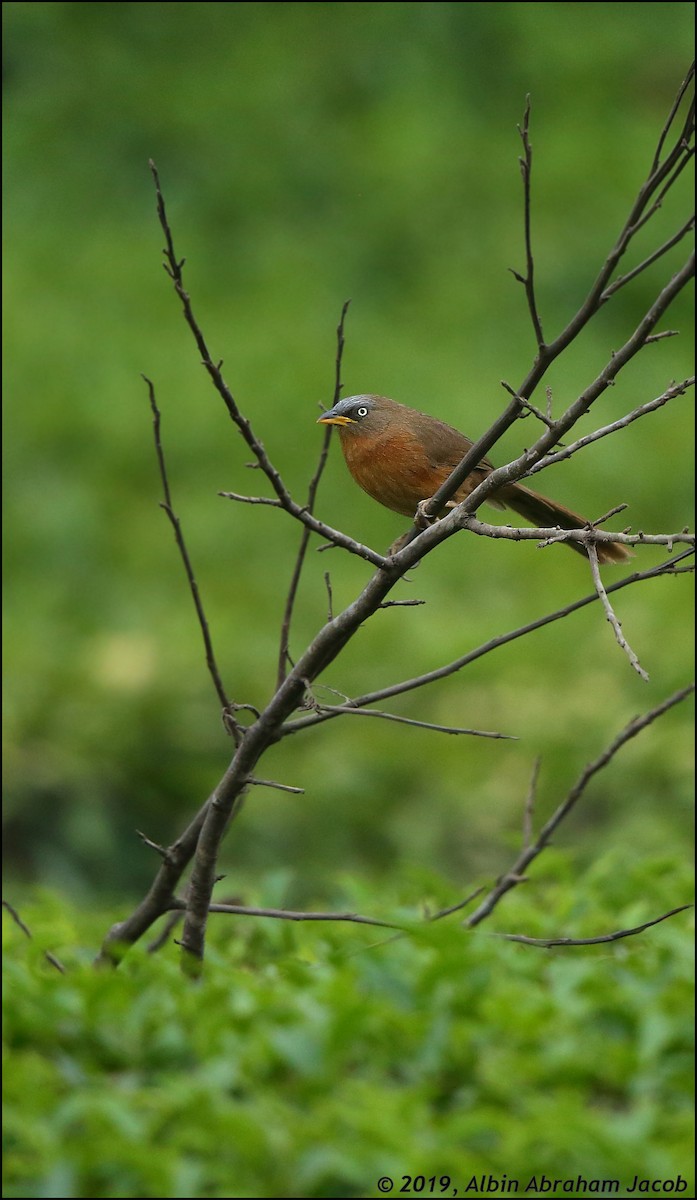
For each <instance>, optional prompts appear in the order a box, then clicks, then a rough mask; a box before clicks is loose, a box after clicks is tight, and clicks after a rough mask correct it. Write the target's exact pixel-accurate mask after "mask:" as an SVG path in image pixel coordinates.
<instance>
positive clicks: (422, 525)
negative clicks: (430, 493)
mask: <svg viewBox="0 0 697 1200" xmlns="http://www.w3.org/2000/svg"><path fill="white" fill-rule="evenodd" d="M431 499H432V497H429V498H428V500H419V503H418V504H417V506H416V512H415V513H414V524H415V525H416V526H417V527H418V528H419V529H428V527H429V525H432V524H433V522H434V521H435V519H436V518H435V517H432V516H431V514H430V513H429V511H428V506H429V504H430V503H431Z"/></svg>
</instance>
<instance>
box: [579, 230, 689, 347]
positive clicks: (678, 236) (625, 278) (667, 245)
mask: <svg viewBox="0 0 697 1200" xmlns="http://www.w3.org/2000/svg"><path fill="white" fill-rule="evenodd" d="M694 227H695V217H694V213H693V214H692V216H691V217H688V219H687V221H686V222H685V224H684V225H681V227H680V229H678V231H677V233H674V234H673V236H672V237H670V238H668V240H667V241H666V242H664V243H663V245H662V246H659V247H658V249H657V250H654V251H653V253H652V254H649V255H648V257H647V258H645V259H644V261H643V262H640V263H639V264H638V265H637V266H636V267H634V268H633V269H632V270H631V271H627V274H626V275H618V277H617V279H616V280H615V281H614V283H611V284H610V285H609V286H608V287H606V288H605V291H604V292H603V294H602V296H601V297H600V303H601V304H605V302H606V301H607V300H609V299H610V297H611V296H614V294H615V292H618V291H619V290H620V288H623V287H625V286H626V284H628V283H630V282H631V280H632V279H636V277H637V275H641V272H642V271H645V270H646V268H647V267H650V266H651V265H652V264H653V263H655V262H657V261H658V259H659V258H662V257H663V255H664V254H667V253H668V251H669V250H672V248H673V246H677V244H678V242H681V241H682V239H683V238H684V237H686V236H687V234H688V233H690V231H691V230H692V229H694ZM659 336H661V335H654V337H653V338H647V341H657V340H658V337H659ZM663 336H665V335H663Z"/></svg>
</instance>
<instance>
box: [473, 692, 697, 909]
mask: <svg viewBox="0 0 697 1200" xmlns="http://www.w3.org/2000/svg"><path fill="white" fill-rule="evenodd" d="M693 691H694V684H689V685H688V686H687V687H684V688H681V689H680V690H679V691H677V692H674V693H673V695H672V696H669V697H668V699H667V700H663V701H662V703H661V704H657V705H656V707H655V708H652V709H650V710H649V711H648V712H647V713H644V715H643V716H641V717H634V718H633V719H632V720H631V721H630V722H629V723H628V724H627V725H625V727H624V729H623V730H622V731H621V732H620V733H619V734H618V735H617V737H616V738H615V739H614V741H613V742H611V744H610V745H609V746H608V747H607V748H606V749H605V750H604V751H603V752H602V754H600V755H599V756H598V758H596V759H595V760H594V761H593V762H592V763H589V764H588V766H587V767H585V768H584V770H583V771H582V773H581V775H580V776H579V778H578V780H577V781H576V783H575V784H574V786H573V787H572V788H571V791H570V792H569V793H568V794H567V795H566V797H565V798H564V800H562V802H561V804H560V805H559V806H558V807H557V808H556V809H555V811H554V812H553V814H552V816H551V817H550V818H549V820H548V821H547V822H546V823H545V824H544V825H543V826H542V829H541V830H540V832H539V834H538V835H537V838H536V840H535V842H534V843H533V844H532V845H530V846H526V847H525V849H524V850H522V852H521V853H520V854H519V855H518V857H517V858H516V860H515V862H514V863H513V864H512V866H511V867H510V868H509V869H508V871H506V872H505V874H504V875H502V876H501V877H500V878H499V879H498V880H497V882H496V884H495V885H494V887H493V888H492V889H491V891H490V892H489V893H488V895H487V896H486V897H485V899H484V900H483V901H482V903H481V904H480V905H479V907H478V908H477V909H476V911H475V912H473V913H472V915H471V916H470V917H469V918H468V919H467V921H466V922H465V924H466V926H467V927H468V928H469V929H473V928H474V926H475V925H479V924H480V922H481V921H484V920H486V918H487V917H488V916H490V915H491V913H492V912H493V911H494V909H495V908H496V906H497V904H498V903H499V901H500V900H502V899H503V897H504V896H505V895H506V893H507V892H509V891H510V890H511V889H512V888H514V887H517V885H518V884H519V883H521V882H522V881H523V880H524V879H525V877H526V876H525V872H526V871H527V869H528V867H529V866H530V865H531V863H533V862H534V861H535V859H536V858H537V857H538V855H540V854H541V853H542V851H543V850H544V849H545V847H546V846H547V845H548V843H549V842H550V840H551V837H552V834H553V833H555V832H556V830H557V828H558V827H559V825H561V823H562V821H563V820H564V818H565V817H567V816H568V815H569V813H570V812H571V810H572V809H573V808H574V806H575V805H576V804H577V802H578V801H579V800H580V799H581V797H582V795H583V793H584V792H585V790H586V788H587V787H588V784H589V783H590V782H591V780H592V779H593V777H594V776H595V775H597V773H598V772H599V771H602V770H603V768H604V767H606V766H607V765H608V763H610V762H611V761H612V759H613V758H614V757H615V755H616V754H617V753H618V751H619V750H621V749H622V747H623V746H625V745H626V744H627V742H629V741H630V740H631V739H632V738H634V737H636V736H637V734H639V733H641V731H642V730H643V729H646V728H647V726H648V725H651V724H652V723H653V722H654V721H655V720H657V719H658V718H659V717H662V716H663V714H664V713H666V712H668V711H669V710H670V709H671V708H674V707H675V705H676V704H680V703H681V701H683V700H685V699H686V698H687V696H689V695H691V694H692V692H693Z"/></svg>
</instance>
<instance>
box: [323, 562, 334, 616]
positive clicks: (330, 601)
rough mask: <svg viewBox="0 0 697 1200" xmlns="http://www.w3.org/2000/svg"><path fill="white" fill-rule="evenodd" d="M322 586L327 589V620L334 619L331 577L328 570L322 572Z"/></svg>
mask: <svg viewBox="0 0 697 1200" xmlns="http://www.w3.org/2000/svg"><path fill="white" fill-rule="evenodd" d="M324 586H325V587H326V589H327V620H328V621H333V620H334V596H333V594H332V577H331V575H330V574H329V571H325V572H324Z"/></svg>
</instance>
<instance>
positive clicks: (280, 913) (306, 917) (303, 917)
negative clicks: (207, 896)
mask: <svg viewBox="0 0 697 1200" xmlns="http://www.w3.org/2000/svg"><path fill="white" fill-rule="evenodd" d="M170 908H172V909H177V910H181V909H185V908H186V905H185V903H184V901H182V900H174V901H173V902H172V904H171V905H170ZM208 911H209V912H212V913H229V914H230V915H231V916H235V917H272V918H273V919H274V920H276V921H348V922H350V923H351V924H352V925H378V926H380V927H381V928H383V929H404V928H405V926H404V925H398V924H397V923H396V922H395V921H380V920H378V919H377V918H376V917H361V916H359V915H358V913H339V912H294V911H293V910H292V909H287V908H250V907H248V906H247V905H245V904H211V905H210V906H209V908H208Z"/></svg>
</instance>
